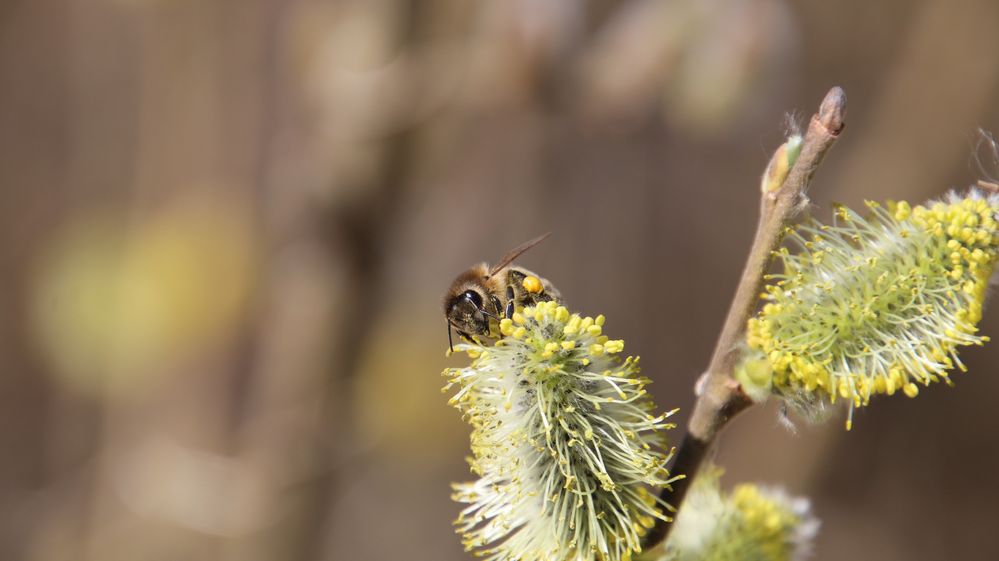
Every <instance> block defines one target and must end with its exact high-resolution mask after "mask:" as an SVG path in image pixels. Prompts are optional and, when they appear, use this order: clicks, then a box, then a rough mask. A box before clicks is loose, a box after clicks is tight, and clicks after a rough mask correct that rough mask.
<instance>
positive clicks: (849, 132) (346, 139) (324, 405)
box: [0, 0, 999, 561]
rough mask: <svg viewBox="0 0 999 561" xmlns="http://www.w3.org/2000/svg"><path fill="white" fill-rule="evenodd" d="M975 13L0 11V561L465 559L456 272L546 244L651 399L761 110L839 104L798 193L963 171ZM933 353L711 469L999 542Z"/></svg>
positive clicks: (837, 510)
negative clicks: (534, 242)
mask: <svg viewBox="0 0 999 561" xmlns="http://www.w3.org/2000/svg"><path fill="white" fill-rule="evenodd" d="M997 28H999V3H997V2H995V0H959V1H948V0H932V1H931V0H919V1H917V0H882V1H880V2H869V1H868V0H842V1H839V2H828V1H822V0H794V1H784V0H613V1H612V0H590V1H581V0H579V1H570V0H546V1H537V0H503V1H495V2H487V1H479V2H468V1H465V0H352V1H351V0H3V1H2V2H0V186H2V193H3V198H2V199H0V201H2V202H0V268H2V269H0V372H2V374H0V559H4V560H22V559H23V560H27V561H62V560H81V561H116V560H134V559H142V560H144V561H157V560H171V561H172V560H181V559H183V560H239V561H243V560H247V561H254V560H275V561H276V560H281V561H297V560H302V561H318V560H348V559H349V560H354V561H368V560H386V561H401V560H406V561H431V560H432V561H448V560H462V559H469V558H470V557H469V556H468V555H467V554H465V553H463V552H462V551H461V548H460V545H459V540H458V538H457V537H456V536H455V535H454V534H453V532H452V529H451V526H450V521H451V520H452V519H453V517H454V516H455V514H456V513H457V511H458V506H457V505H456V504H454V503H452V502H451V501H450V500H449V487H448V484H449V482H450V481H454V480H461V479H464V478H466V477H469V474H468V472H467V466H466V465H465V463H464V459H463V458H464V456H465V455H467V453H468V452H467V447H468V443H467V433H468V428H467V427H466V426H464V425H463V424H462V422H461V421H460V419H459V417H458V414H457V412H456V411H454V410H453V409H451V408H449V407H448V406H447V405H446V396H444V395H441V392H440V391H439V390H440V387H441V385H442V380H441V378H440V377H439V373H440V371H441V370H442V369H443V368H444V367H445V366H447V365H454V364H458V363H460V360H459V359H458V358H457V357H454V358H451V359H445V357H444V350H445V348H446V344H447V339H446V337H445V324H444V321H443V318H442V314H441V309H440V299H441V297H442V294H443V291H444V289H445V288H446V287H447V285H448V283H449V281H450V280H451V279H452V278H453V277H454V276H455V275H456V274H457V273H458V272H460V271H461V270H463V269H464V268H466V267H468V266H469V265H471V264H472V263H475V262H478V261H482V260H495V259H497V258H498V257H499V256H500V255H502V254H503V253H504V252H505V250H507V249H509V248H510V247H513V246H515V245H517V244H519V243H520V242H522V241H524V240H526V239H529V238H531V237H534V236H535V235H538V234H539V233H542V232H546V231H551V232H553V234H552V236H551V238H550V239H548V240H547V241H546V242H545V243H544V244H542V245H541V246H539V247H537V248H536V249H533V250H532V251H531V252H530V253H528V254H525V255H524V257H523V259H522V260H521V263H523V264H524V265H525V266H527V267H529V268H531V269H534V270H536V271H538V272H541V273H542V274H543V275H544V276H546V277H548V278H549V279H551V280H552V281H553V282H555V283H556V284H557V285H558V286H559V287H560V288H561V290H562V292H563V294H564V295H565V296H566V298H567V300H568V302H569V303H570V304H571V305H572V307H574V308H575V309H577V310H579V311H582V312H585V313H589V314H596V313H604V314H606V315H607V317H608V318H610V319H609V320H608V326H607V327H608V329H609V330H610V332H611V333H612V335H613V336H615V337H623V338H624V339H625V340H626V341H627V345H628V346H627V350H628V351H630V352H631V353H637V354H641V355H642V360H643V364H644V365H645V369H646V372H647V373H648V375H649V376H650V377H652V378H653V379H654V380H655V384H654V385H653V387H652V390H653V392H654V394H655V396H656V398H657V401H658V402H659V404H660V406H661V407H663V408H672V407H680V408H681V409H682V410H681V412H680V413H679V415H678V418H679V420H680V421H681V423H682V422H683V421H684V420H685V419H686V416H687V414H688V413H689V411H690V406H691V403H692V400H693V395H692V390H691V388H692V385H693V383H694V380H695V379H696V378H697V376H698V375H699V373H700V372H701V370H702V369H703V368H704V366H705V365H706V363H707V360H708V356H709V353H710V352H711V348H712V345H713V342H714V338H715V335H716V333H717V331H718V329H719V327H720V325H721V321H722V318H723V316H724V314H725V311H726V307H727V305H728V301H729V298H730V296H731V293H732V291H733V289H734V286H735V283H736V279H737V276H738V273H739V271H740V268H741V266H742V260H743V257H744V254H745V251H746V249H747V248H748V246H749V241H750V236H751V233H752V231H753V227H754V224H755V220H756V216H755V210H756V200H757V189H758V178H759V175H760V173H761V172H762V170H763V167H764V166H765V164H766V162H767V159H768V157H769V153H770V151H771V150H772V149H773V148H775V147H776V146H777V145H778V144H779V143H780V142H781V139H782V137H783V134H784V133H785V130H786V128H787V123H788V120H787V117H786V115H787V114H788V113H789V112H791V113H792V114H793V115H794V116H796V118H794V119H792V121H794V120H796V121H798V122H804V121H805V120H806V118H807V116H808V115H810V114H811V113H812V112H813V111H814V109H815V108H816V106H817V104H818V102H819V100H820V99H821V98H822V96H823V94H824V93H825V91H826V90H827V89H828V88H829V87H830V86H833V85H841V86H843V87H844V88H845V90H846V92H847V95H848V97H849V115H848V125H847V129H846V132H845V133H844V135H843V136H842V137H841V140H840V142H839V143H838V145H837V146H836V147H835V148H834V149H833V151H832V152H831V153H830V155H829V157H828V158H827V159H826V162H825V164H824V165H823V167H822V168H821V169H820V171H819V174H818V176H817V178H816V181H815V184H814V185H813V187H812V189H811V192H810V194H811V197H812V200H813V202H814V203H815V209H814V212H815V214H816V215H817V216H819V217H828V216H829V202H830V201H834V200H835V201H840V202H844V203H847V204H851V205H858V204H860V202H861V201H862V200H863V199H864V198H875V199H884V198H896V199H897V198H907V199H909V200H912V201H919V200H922V199H925V198H928V197H933V196H936V195H939V194H941V193H942V192H944V191H945V190H946V189H948V188H951V187H957V186H964V185H968V184H970V183H972V182H974V181H975V180H976V179H979V178H981V177H983V174H992V175H993V176H994V175H996V174H997V169H996V167H995V165H994V162H991V161H990V160H989V159H988V158H987V157H986V158H976V157H975V154H976V142H977V139H978V136H977V129H978V128H979V127H982V128H985V129H991V130H993V131H996V130H997V129H999V55H997V53H999V33H997V32H996V29H997ZM979 160H981V161H982V163H984V166H983V165H980V163H979ZM990 166H991V167H990ZM983 168H984V169H983ZM988 312H989V311H987V313H986V318H985V320H984V326H983V329H984V331H985V333H991V334H999V310H995V309H993V310H991V312H992V313H988ZM964 356H965V357H966V358H967V363H968V365H969V366H970V368H971V373H970V374H961V375H957V376H956V380H957V386H956V388H947V387H945V386H942V385H941V386H940V387H933V388H932V389H930V390H927V391H923V392H921V393H920V396H919V397H918V399H915V400H909V399H907V398H905V397H901V396H899V397H895V398H892V399H882V400H878V401H877V402H876V403H875V404H874V405H873V406H872V407H870V408H869V410H865V411H862V412H860V413H859V415H858V417H857V419H856V427H855V429H854V431H853V432H851V433H846V432H844V431H843V430H842V424H841V422H840V419H836V420H834V421H833V422H831V423H829V425H827V426H822V427H808V426H801V427H800V430H799V432H798V434H797V435H793V434H791V433H789V432H788V431H787V430H785V429H784V428H782V427H780V426H779V425H778V423H777V421H776V416H775V410H774V408H773V407H767V408H761V409H759V410H755V411H751V412H749V413H747V414H745V415H744V416H743V417H742V418H739V419H738V420H737V422H735V423H733V424H732V425H731V426H730V428H729V429H728V430H727V431H726V432H725V434H724V435H723V438H722V442H721V449H720V450H721V451H720V453H719V456H718V460H719V461H720V462H721V463H722V464H723V465H724V466H725V467H726V468H727V469H728V471H727V475H726V481H727V482H728V483H730V484H731V483H732V482H734V481H740V480H754V481H762V482H770V483H778V482H779V483H783V484H785V485H787V486H788V487H789V488H790V489H791V490H792V491H793V492H795V493H801V494H806V495H808V496H810V497H812V498H813V500H814V505H815V510H816V511H817V513H818V515H819V517H821V519H822V520H823V527H822V531H821V534H820V537H819V539H818V543H817V550H816V554H815V559H817V560H832V559H882V560H895V559H898V560H902V559H904V560H906V561H916V560H931V559H933V560H937V559H964V560H994V559H996V558H999V541H997V540H996V539H995V528H996V527H997V525H999V509H997V508H996V504H997V503H999V482H997V480H996V477H995V473H997V472H999V443H997V439H996V435H997V434H999V416H997V414H996V406H995V403H996V396H997V395H999V372H997V368H996V365H997V364H999V346H996V345H992V346H987V347H985V348H974V349H969V350H968V351H967V352H966V353H965V354H964ZM681 433H682V429H678V430H676V431H675V436H674V441H675V442H678V441H679V438H680V436H681Z"/></svg>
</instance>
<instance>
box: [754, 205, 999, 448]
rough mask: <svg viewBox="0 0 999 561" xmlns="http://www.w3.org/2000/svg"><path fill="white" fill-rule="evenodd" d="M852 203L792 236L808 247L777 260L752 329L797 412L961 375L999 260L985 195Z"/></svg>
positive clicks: (998, 208) (775, 382) (775, 381)
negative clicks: (861, 208) (862, 209)
mask: <svg viewBox="0 0 999 561" xmlns="http://www.w3.org/2000/svg"><path fill="white" fill-rule="evenodd" d="M867 206H868V207H869V208H870V211H871V212H870V214H869V216H866V217H865V216H861V215H859V214H858V213H856V212H854V211H852V210H849V209H847V208H845V207H839V208H838V209H837V210H836V215H835V216H836V218H835V220H834V222H833V224H832V225H830V226H824V225H818V224H811V225H805V226H801V227H799V228H796V229H794V230H792V231H790V232H789V235H788V237H789V240H790V241H791V242H792V243H795V244H796V245H798V246H800V248H801V251H800V252H799V253H795V254H792V253H791V252H790V251H788V249H787V248H781V249H780V250H779V251H778V252H777V256H778V257H779V258H780V260H781V261H782V262H783V265H784V271H783V273H781V274H776V275H772V276H770V277H769V279H770V280H771V281H772V282H771V284H769V286H767V287H766V292H765V294H764V299H765V300H766V301H767V303H766V304H765V305H764V306H763V309H762V310H761V312H760V313H759V314H758V315H757V316H756V317H755V318H753V319H751V320H750V321H749V324H748V329H747V343H748V345H749V347H750V348H751V349H753V350H755V351H757V352H758V353H761V354H762V357H765V359H766V360H767V361H768V362H769V365H770V367H771V368H772V370H773V378H772V381H771V383H772V389H773V392H774V393H775V394H777V395H781V396H783V397H785V398H787V399H788V401H789V402H791V403H792V404H799V405H801V404H809V403H812V404H816V405H818V406H821V405H822V404H823V403H827V402H828V403H835V402H836V401H837V400H838V399H845V400H847V401H848V403H849V405H850V413H851V415H850V418H849V419H850V420H848V421H847V428H848V429H849V428H850V426H851V425H852V413H853V408H854V407H861V406H865V405H867V404H868V403H869V401H870V398H871V396H873V395H877V394H886V395H892V394H894V393H896V392H899V391H901V392H902V393H904V394H905V395H908V396H909V397H915V396H916V395H917V394H918V393H919V386H921V385H922V386H928V385H929V384H930V383H931V382H937V381H941V380H943V381H945V382H946V383H948V384H949V383H950V379H949V377H948V375H949V374H948V371H950V370H951V369H953V368H954V367H957V368H959V369H961V370H964V369H965V368H964V365H963V364H962V363H961V361H960V359H959V358H958V349H959V348H960V347H962V346H966V345H981V344H983V343H985V342H986V341H988V337H985V336H981V335H979V334H978V328H977V325H978V322H979V320H981V317H982V308H983V305H984V302H985V297H986V292H987V288H988V282H989V278H990V277H991V275H992V271H993V269H994V268H995V264H996V258H997V255H999V233H997V228H996V213H997V212H999V198H997V197H996V196H986V195H983V194H982V193H980V192H978V191H974V190H973V191H971V192H969V193H967V194H965V195H957V194H951V195H949V196H948V197H947V198H946V199H945V200H943V201H937V202H931V203H928V204H927V205H925V206H916V207H910V205H909V204H908V203H905V202H898V203H894V202H889V203H888V204H887V205H885V206H882V205H880V204H877V203H873V202H868V203H867Z"/></svg>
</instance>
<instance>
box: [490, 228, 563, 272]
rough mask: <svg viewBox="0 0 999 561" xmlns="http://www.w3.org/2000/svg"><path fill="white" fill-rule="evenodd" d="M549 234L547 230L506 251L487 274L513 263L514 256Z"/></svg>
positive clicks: (541, 240)
mask: <svg viewBox="0 0 999 561" xmlns="http://www.w3.org/2000/svg"><path fill="white" fill-rule="evenodd" d="M550 235H552V233H551V232H548V233H547V234H542V235H540V236H538V237H536V238H534V239H533V240H528V241H526V242H524V243H522V244H520V245H518V246H517V247H515V248H513V249H511V250H510V251H508V252H507V254H506V255H504V256H503V258H502V259H500V260H499V262H498V263H496V264H495V265H493V266H492V267H491V268H490V269H489V275H490V276H492V275H495V274H496V273H498V272H499V271H501V270H502V269H503V267H506V266H507V265H509V264H510V263H513V260H514V259H516V258H518V257H520V254H521V253H524V252H525V251H527V250H528V249H531V248H532V247H534V246H536V245H538V244H539V243H541V242H543V241H545V238H547V237H548V236H550Z"/></svg>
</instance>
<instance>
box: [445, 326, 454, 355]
mask: <svg viewBox="0 0 999 561" xmlns="http://www.w3.org/2000/svg"><path fill="white" fill-rule="evenodd" d="M445 323H447V348H449V349H451V352H452V353H453V352H454V343H452V342H451V322H450V321H448V322H445Z"/></svg>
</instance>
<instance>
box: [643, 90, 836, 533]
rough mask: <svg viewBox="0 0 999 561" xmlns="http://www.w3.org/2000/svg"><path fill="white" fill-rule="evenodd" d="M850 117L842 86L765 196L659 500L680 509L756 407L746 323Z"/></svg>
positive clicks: (662, 526)
mask: <svg viewBox="0 0 999 561" xmlns="http://www.w3.org/2000/svg"><path fill="white" fill-rule="evenodd" d="M845 116H846V94H845V93H844V92H843V90H842V89H841V88H839V87H835V88H833V89H831V90H829V93H827V94H826V97H825V99H823V100H822V104H821V105H820V106H819V111H818V113H817V114H815V115H813V116H812V120H811V122H810V123H809V125H808V131H807V132H806V133H805V138H804V140H803V143H802V148H801V154H800V155H799V156H798V159H797V161H796V162H795V164H794V167H792V168H791V170H790V172H789V173H788V175H787V179H785V181H784V184H783V185H782V186H781V187H780V188H779V189H777V190H775V191H771V192H768V193H764V194H763V195H762V197H761V200H760V220H759V223H758V225H757V227H756V235H755V237H754V238H753V245H752V248H751V249H750V250H749V258H748V260H747V261H746V267H745V269H743V271H742V278H741V279H740V280H739V286H738V288H737V289H736V292H735V297H734V298H733V299H732V306H731V307H730V308H729V311H728V316H727V317H726V318H725V323H724V326H723V327H722V330H721V334H720V335H719V336H718V342H717V343H716V344H715V350H714V354H713V355H712V356H711V362H710V364H709V365H708V369H707V372H705V374H704V383H703V384H702V387H701V390H700V392H699V395H698V398H697V402H696V403H695V404H694V413H693V414H692V415H691V417H690V422H689V424H688V426H687V435H686V436H685V437H684V439H683V442H682V443H681V444H680V448H679V450H678V452H677V455H676V460H675V461H674V463H673V466H672V469H671V471H672V472H673V473H679V474H683V475H684V476H685V477H684V479H680V480H678V481H676V482H675V483H674V484H673V485H672V486H671V487H667V488H664V489H663V491H662V492H661V493H660V498H662V499H663V500H664V501H666V502H667V503H668V504H670V505H672V506H673V507H674V508H676V509H679V508H680V505H681V503H682V502H683V499H684V496H685V495H686V494H687V490H688V489H689V488H690V485H691V484H692V483H693V481H694V478H695V477H696V476H697V471H698V468H699V467H700V465H701V464H702V463H703V461H704V458H705V457H706V456H707V454H708V451H709V450H710V449H711V446H712V444H714V441H715V438H716V437H717V436H718V432H719V431H720V430H721V429H722V427H724V426H725V423H727V422H728V421H729V420H730V419H731V418H732V417H734V416H735V415H737V414H738V413H740V412H741V411H743V410H744V409H746V408H747V407H749V406H750V405H752V401H751V400H750V399H749V398H748V397H747V396H746V394H745V393H743V391H742V388H741V387H740V386H739V384H738V383H737V382H736V381H735V380H734V379H733V378H732V371H733V369H734V368H735V366H736V363H737V361H738V359H739V347H740V344H741V342H742V340H743V338H744V334H745V328H746V322H747V321H748V320H749V318H750V316H751V315H752V314H753V311H754V310H755V309H756V304H757V299H758V294H759V293H760V290H761V289H762V288H763V280H764V275H765V274H766V272H767V269H768V268H769V266H770V260H771V258H772V255H773V251H774V250H775V249H776V248H777V246H778V245H779V244H780V242H781V240H782V239H783V237H784V233H785V231H786V229H787V227H788V225H789V224H790V223H791V220H792V219H793V218H794V216H795V214H796V213H797V211H798V210H799V209H800V208H801V207H802V206H803V204H804V203H805V201H806V199H805V189H806V188H807V187H808V184H809V183H810V182H811V180H812V176H813V175H814V174H815V170H816V169H817V168H818V166H819V164H820V163H821V162H822V158H823V157H824V156H825V154H826V152H828V151H829V149H830V148H831V147H832V145H833V144H834V143H835V142H836V139H837V137H838V136H839V133H840V132H841V131H842V130H843V126H844V122H843V119H844V117H845ZM670 528H672V524H668V523H666V522H664V521H661V520H659V521H657V522H656V526H655V527H654V528H652V530H650V531H649V534H648V535H647V536H646V538H645V544H644V547H645V549H649V548H652V547H654V546H656V545H658V544H660V543H662V542H663V541H665V539H666V537H667V536H668V535H669V530H670Z"/></svg>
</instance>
